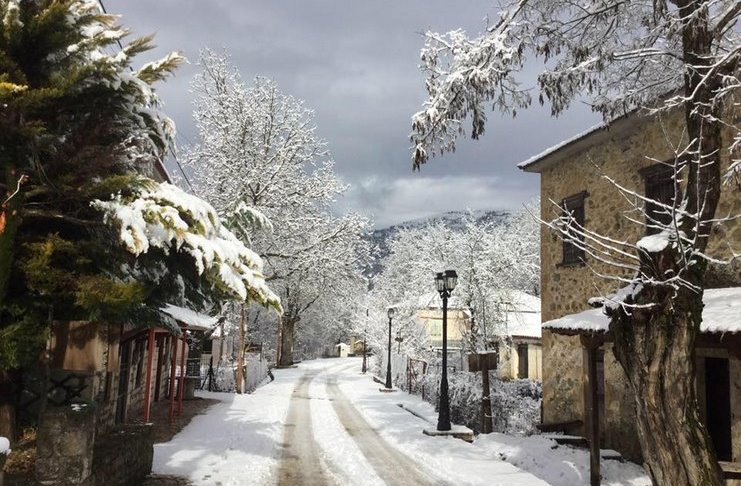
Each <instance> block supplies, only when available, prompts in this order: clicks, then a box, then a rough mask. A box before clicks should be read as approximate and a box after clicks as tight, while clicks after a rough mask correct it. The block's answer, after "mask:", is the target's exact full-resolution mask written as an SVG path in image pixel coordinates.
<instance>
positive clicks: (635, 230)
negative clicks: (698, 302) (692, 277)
mask: <svg viewBox="0 0 741 486" xmlns="http://www.w3.org/2000/svg"><path fill="white" fill-rule="evenodd" d="M682 121H683V120H682V119H681V118H679V117H678V116H669V117H667V118H665V119H663V120H661V122H659V121H658V120H656V119H649V118H644V117H638V116H632V117H627V118H623V119H621V120H618V121H616V122H615V123H613V125H612V126H611V128H610V129H609V130H604V129H603V130H597V131H594V132H592V133H590V134H589V135H586V136H584V137H581V138H580V139H576V140H574V141H573V142H571V143H567V144H565V145H564V146H562V147H561V148H559V149H558V150H555V151H553V152H551V153H549V154H548V155H545V156H544V157H542V158H541V159H539V160H537V161H535V162H534V163H531V164H529V166H528V167H527V168H525V170H527V171H531V172H539V173H540V175H541V179H540V183H541V191H540V195H541V218H542V219H543V220H545V221H550V220H553V219H554V218H555V217H556V216H557V208H555V207H554V206H553V204H552V203H551V201H555V202H557V203H559V202H560V201H562V200H564V199H565V198H569V197H570V196H573V195H576V194H579V193H581V192H582V191H585V192H586V194H585V198H584V224H585V227H586V228H588V229H589V230H592V231H596V232H598V233H600V234H603V235H607V236H611V237H613V238H615V239H617V240H624V241H637V240H638V239H639V238H640V237H641V236H643V235H644V234H645V227H644V226H643V224H642V221H643V216H642V215H641V214H640V213H636V212H635V211H631V210H632V207H631V205H630V203H629V202H628V201H627V200H626V199H625V198H624V197H622V196H621V195H620V193H619V192H618V190H617V189H616V188H615V187H614V185H613V184H612V183H611V182H610V181H608V180H607V179H606V178H605V177H603V176H607V177H609V178H611V179H612V180H613V181H614V182H615V183H617V184H619V185H621V186H623V187H625V188H628V189H630V190H634V191H636V192H637V193H643V191H644V179H643V176H642V174H641V173H640V170H641V169H644V168H646V167H649V166H651V165H653V164H655V161H656V160H671V159H672V158H673V152H672V150H671V147H672V146H679V145H680V143H681V142H682V136H681V133H682V131H681V123H682ZM667 134H669V135H667ZM672 134H674V135H672ZM725 139H726V140H728V137H726V138H725ZM727 156H728V154H727V152H726V153H724V154H723V157H724V160H725V162H724V163H725V164H727V163H728V160H727ZM716 214H717V215H719V216H720V215H728V214H741V197H739V192H738V191H734V190H733V188H732V187H725V188H724V190H723V194H722V197H721V201H720V203H719V206H718V209H717V212H716ZM625 216H632V217H633V218H634V219H636V220H639V222H640V223H635V222H631V221H629V219H628V218H626V217H625ZM733 244H735V247H734V248H733V250H735V251H736V252H737V253H738V252H739V251H740V250H741V222H739V221H735V222H731V223H724V224H723V225H718V226H717V227H716V228H715V229H714V231H713V234H712V237H711V241H710V244H709V246H708V253H709V254H710V255H712V256H714V257H717V258H721V259H724V258H729V257H730V256H731V255H732V253H731V252H732V251H733V250H732V249H731V245H733ZM562 260H563V243H562V241H561V239H560V238H559V237H558V235H556V234H555V233H553V232H552V231H548V230H544V231H542V232H541V288H542V297H541V298H542V301H541V310H542V320H543V322H545V321H549V320H552V319H556V318H559V317H562V316H564V315H567V314H573V313H576V312H580V311H583V310H586V309H588V308H589V307H588V306H587V300H588V299H589V298H590V297H593V296H595V295H600V294H601V295H606V294H608V293H610V292H611V291H613V290H614V289H615V288H616V287H617V286H618V285H619V284H618V283H617V282H614V281H609V280H605V279H602V278H599V277H597V276H596V275H595V272H599V273H608V274H612V275H614V274H615V270H614V268H611V267H607V266H606V265H604V264H602V263H600V262H599V261H596V260H595V259H594V258H591V257H589V256H587V257H586V260H587V265H583V264H576V265H574V264H563V263H562ZM708 281H709V285H710V284H712V286H717V287H722V286H738V285H739V284H740V283H741V261H739V259H738V258H737V259H736V260H735V261H734V262H733V263H732V265H730V266H727V267H721V268H720V269H712V270H711V271H709V276H708ZM604 348H605V357H604V381H605V390H604V409H605V413H604V416H603V417H602V418H601V421H602V427H603V446H606V447H610V448H614V449H617V450H620V451H621V452H622V453H623V454H624V455H625V456H626V457H628V458H631V459H634V460H638V459H640V448H639V446H638V439H637V433H636V430H635V419H634V416H635V408H634V399H633V397H632V394H631V392H630V391H629V389H628V384H627V381H626V378H625V376H624V374H623V371H622V369H621V367H620V365H619V364H618V363H617V362H616V361H615V359H614V356H613V354H612V352H611V350H610V348H609V345H608V346H606V347H604ZM584 362H585V361H584V358H583V351H582V347H581V344H580V340H579V337H578V336H565V335H556V334H554V333H552V332H550V331H548V330H544V331H543V363H544V366H543V420H544V422H549V423H553V422H569V421H574V420H581V419H582V418H583V417H584V390H583V381H582V377H583V375H584ZM730 363H731V364H730V366H731V381H732V383H734V384H735V388H733V387H732V388H733V390H735V391H733V390H732V400H733V402H732V403H733V404H734V405H733V406H734V407H735V409H734V410H733V414H734V415H733V417H732V421H733V444H734V445H733V448H734V459H735V460H737V461H739V460H741V399H740V397H741V393H740V392H739V387H738V384H739V382H741V375H740V374H739V373H740V372H741V364H739V360H738V358H735V359H734V358H733V357H731V360H730ZM582 432H583V431H582Z"/></svg>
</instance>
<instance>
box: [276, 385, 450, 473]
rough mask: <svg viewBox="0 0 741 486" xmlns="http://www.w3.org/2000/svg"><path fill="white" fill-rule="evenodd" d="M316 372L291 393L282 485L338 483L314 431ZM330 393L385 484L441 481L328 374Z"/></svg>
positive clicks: (346, 426) (350, 432) (344, 422)
mask: <svg viewBox="0 0 741 486" xmlns="http://www.w3.org/2000/svg"><path fill="white" fill-rule="evenodd" d="M333 371H334V370H328V371H327V372H328V373H332V372H333ZM317 374H318V372H317V371H310V372H307V373H306V374H305V375H304V376H302V377H301V379H300V380H299V382H298V384H297V385H296V388H295V389H294V391H293V395H292V396H291V404H290V406H289V409H288V417H287V419H286V426H285V438H284V441H283V444H282V446H283V456H282V458H281V463H280V468H279V472H278V484H279V485H280V486H294V485H312V486H323V485H335V484H337V481H336V480H335V479H334V476H333V475H332V474H331V473H328V472H327V464H326V461H324V460H323V459H322V457H320V455H319V454H318V451H319V450H320V448H319V446H318V445H317V444H316V442H315V441H314V438H313V434H312V423H311V404H310V401H311V400H312V398H311V397H310V396H309V386H310V384H311V382H312V380H314V378H315V377H316V375H317ZM327 393H328V395H329V399H330V401H331V402H332V406H333V409H334V412H335V413H336V414H337V417H338V419H339V421H340V423H341V424H342V426H343V427H344V429H345V431H346V432H347V433H348V435H349V436H350V437H352V439H353V440H354V441H355V443H356V444H357V445H358V448H359V449H360V451H361V452H362V453H363V455H364V456H365V457H366V459H367V460H368V462H369V463H370V465H371V466H372V467H373V469H374V470H375V472H376V474H378V476H379V477H380V478H381V479H382V480H383V481H384V482H385V483H386V484H388V485H391V486H408V485H415V486H417V485H419V486H432V485H435V484H441V483H440V482H439V481H435V480H434V479H433V478H431V477H430V476H429V475H427V474H426V473H425V472H424V471H422V470H421V469H420V467H419V466H418V465H417V464H416V463H415V462H414V461H412V460H411V459H409V458H408V457H407V456H405V455H404V454H403V453H401V452H399V450H397V449H396V448H394V447H392V446H390V445H389V444H388V443H387V442H386V441H385V440H384V439H383V438H381V436H379V435H378V432H376V431H375V430H374V429H373V427H371V426H370V424H368V422H367V421H366V420H365V418H364V417H363V416H362V415H361V414H360V412H358V410H357V409H356V408H355V407H354V406H353V405H352V403H350V401H349V400H348V399H347V398H346V397H345V396H344V395H343V393H342V391H341V390H340V388H339V386H337V378H336V377H335V376H332V375H330V376H329V377H328V380H327ZM316 399H318V398H316Z"/></svg>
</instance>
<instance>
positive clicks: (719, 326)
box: [543, 287, 741, 333]
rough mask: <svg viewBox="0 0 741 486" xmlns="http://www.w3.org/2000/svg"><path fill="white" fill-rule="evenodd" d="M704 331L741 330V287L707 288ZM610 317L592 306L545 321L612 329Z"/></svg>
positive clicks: (553, 325)
mask: <svg viewBox="0 0 741 486" xmlns="http://www.w3.org/2000/svg"><path fill="white" fill-rule="evenodd" d="M702 302H703V304H705V308H704V309H703V311H702V324H701V325H700V332H707V333H726V332H729V333H737V332H741V319H739V316H741V287H730V288H725V289H706V290H705V293H704V295H703V299H702ZM609 325H610V319H609V318H608V317H607V316H606V315H605V314H604V312H603V309H590V310H586V311H584V312H579V313H577V314H569V315H567V316H563V317H560V318H558V319H553V320H552V321H547V322H544V323H543V328H544V329H552V330H556V331H558V330H564V331H592V332H608V330H609Z"/></svg>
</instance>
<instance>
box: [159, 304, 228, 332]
mask: <svg viewBox="0 0 741 486" xmlns="http://www.w3.org/2000/svg"><path fill="white" fill-rule="evenodd" d="M160 310H161V311H162V312H164V313H166V314H168V315H170V316H171V317H172V318H173V319H175V320H176V321H178V322H180V323H182V324H185V326H186V327H187V329H190V330H193V331H208V330H209V329H211V328H212V327H214V326H215V325H216V322H217V321H218V320H219V319H218V317H211V316H207V315H205V314H201V313H200V312H196V311H194V310H191V309H186V308H185V307H178V306H176V305H172V304H167V305H166V306H165V307H162V308H161V309H160Z"/></svg>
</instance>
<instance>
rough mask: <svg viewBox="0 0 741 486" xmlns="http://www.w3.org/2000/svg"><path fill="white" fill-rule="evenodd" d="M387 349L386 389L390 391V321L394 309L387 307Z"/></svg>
mask: <svg viewBox="0 0 741 486" xmlns="http://www.w3.org/2000/svg"><path fill="white" fill-rule="evenodd" d="M388 316H389V349H388V360H387V361H386V388H387V389H389V390H390V389H391V319H392V318H393V317H394V308H393V307H389V310H388Z"/></svg>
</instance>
